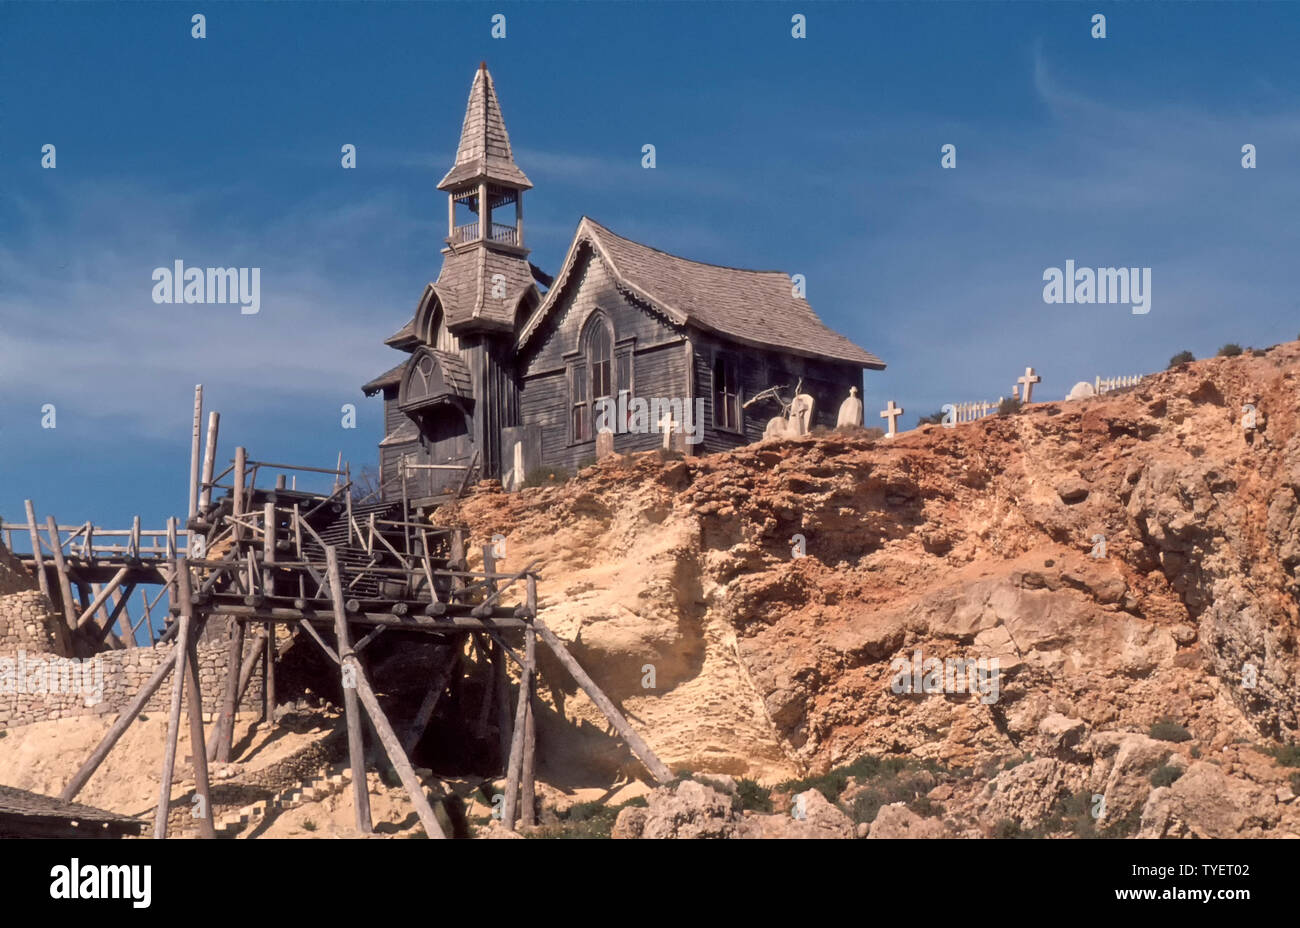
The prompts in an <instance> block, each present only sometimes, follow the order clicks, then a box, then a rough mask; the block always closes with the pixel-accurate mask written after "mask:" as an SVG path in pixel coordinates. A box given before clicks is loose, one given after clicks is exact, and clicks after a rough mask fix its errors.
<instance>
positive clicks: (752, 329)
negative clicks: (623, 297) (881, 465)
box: [519, 216, 885, 370]
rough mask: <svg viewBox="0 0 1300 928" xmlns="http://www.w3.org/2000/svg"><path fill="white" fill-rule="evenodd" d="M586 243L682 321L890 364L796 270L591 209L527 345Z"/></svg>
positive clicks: (810, 351) (771, 343)
mask: <svg viewBox="0 0 1300 928" xmlns="http://www.w3.org/2000/svg"><path fill="white" fill-rule="evenodd" d="M584 245H586V246H588V247H590V248H592V249H594V250H595V251H596V252H598V253H599V254H600V256H601V257H602V258H603V259H604V261H605V263H606V264H607V265H608V267H609V270H610V273H611V274H612V275H613V276H614V279H615V281H616V283H617V285H618V286H619V287H621V288H623V289H625V290H627V291H629V292H630V293H631V294H632V295H633V296H635V297H636V298H638V299H640V300H642V301H644V302H646V303H648V304H650V305H651V306H652V307H654V308H655V309H656V310H658V311H659V312H662V313H663V314H664V315H665V316H667V317H668V318H669V319H671V320H673V321H674V322H676V323H678V324H679V325H693V326H696V327H698V328H700V329H703V330H705V331H709V332H714V333H717V334H719V335H724V336H726V337H728V338H730V339H732V340H734V341H737V342H741V343H743V344H750V345H757V346H762V347H768V348H775V349H778V350H781V351H786V352H790V353H792V354H798V355H803V356H805V357H812V358H829V359H832V360H836V361H847V362H849V363H852V364H861V365H862V366H863V367H867V368H871V369H873V370H883V369H884V367H885V362H884V361H882V360H880V359H879V358H878V357H876V356H875V355H874V354H872V353H871V352H869V351H866V350H864V349H862V348H859V347H858V346H857V345H855V344H854V343H853V342H851V341H849V340H848V339H847V338H845V337H844V336H843V335H840V334H839V333H838V332H833V331H831V330H830V329H829V328H827V327H826V325H825V324H824V323H823V322H822V321H821V320H820V319H819V318H817V314H816V313H815V312H813V310H812V307H811V306H809V305H808V301H807V300H804V299H800V298H799V297H796V296H795V295H794V292H793V287H792V285H791V282H790V276H789V275H788V274H786V273H784V272H782V271H747V270H742V269H740V268H732V267H721V266H719V265H716V264H702V263H700V262H698V261H691V260H689V259H688V258H680V257H678V256H676V255H670V254H668V253H667V252H663V251H659V250H658V249H655V248H651V247H649V246H648V245H642V244H640V243H638V242H634V241H632V240H631V239H626V238H623V237H622V236H619V235H615V234H614V233H613V232H611V231H610V230H609V229H607V228H605V227H604V226H602V225H601V224H600V223H598V222H596V221H595V220H593V219H590V218H588V217H586V216H584V217H582V221H581V222H579V223H578V231H577V233H576V234H575V235H574V239H573V244H572V245H570V246H569V252H568V254H567V255H565V258H564V265H563V267H561V269H560V273H559V274H558V275H557V277H556V283H555V286H553V287H552V288H551V289H550V291H549V292H548V293H547V294H546V298H545V299H544V300H543V301H542V304H541V306H539V307H538V308H537V311H536V312H534V313H533V316H532V318H531V319H529V320H528V324H527V325H526V326H524V329H523V331H522V332H521V333H520V337H519V347H520V348H521V349H522V348H523V347H525V345H526V344H527V343H528V342H529V341H530V340H531V339H532V338H533V336H534V335H535V334H536V333H537V332H538V330H539V329H540V328H541V324H542V322H543V320H544V319H545V318H546V316H547V315H548V314H549V313H550V311H551V309H552V308H553V307H554V306H556V305H557V304H558V303H559V299H560V294H561V293H562V291H563V290H564V289H565V287H566V285H567V283H568V281H569V276H570V272H571V271H572V270H573V267H574V265H575V263H576V262H577V259H578V254H579V252H580V250H581V249H582V246H584Z"/></svg>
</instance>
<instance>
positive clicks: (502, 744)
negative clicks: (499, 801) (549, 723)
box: [492, 639, 514, 770]
mask: <svg viewBox="0 0 1300 928" xmlns="http://www.w3.org/2000/svg"><path fill="white" fill-rule="evenodd" d="M492 674H493V678H494V679H495V682H496V696H495V700H494V701H495V703H496V707H497V750H498V751H499V752H500V755H501V767H502V769H503V770H505V769H506V765H507V764H508V762H509V758H510V752H511V750H512V744H513V741H514V731H513V726H512V724H511V718H510V674H509V668H508V666H507V661H506V652H505V650H504V649H503V648H502V647H501V644H500V642H498V641H496V640H495V639H494V640H493V642H492Z"/></svg>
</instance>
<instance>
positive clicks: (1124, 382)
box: [1092, 374, 1142, 394]
mask: <svg viewBox="0 0 1300 928" xmlns="http://www.w3.org/2000/svg"><path fill="white" fill-rule="evenodd" d="M1141 382H1142V375H1141V374H1136V375H1134V376H1132V377H1096V378H1094V380H1093V385H1092V386H1093V389H1094V390H1095V391H1096V392H1097V393H1098V394H1101V393H1109V392H1110V391H1111V390H1122V389H1123V388H1124V387H1135V386H1137V385H1138V384H1139V383H1141Z"/></svg>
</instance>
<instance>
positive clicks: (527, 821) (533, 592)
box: [519, 576, 537, 828]
mask: <svg viewBox="0 0 1300 928" xmlns="http://www.w3.org/2000/svg"><path fill="white" fill-rule="evenodd" d="M527 590H528V592H527V601H526V608H527V609H528V617H529V618H530V619H534V618H536V617H537V578H536V577H535V576H530V577H529V578H528V580H527ZM524 663H525V664H526V665H527V666H528V668H529V674H528V677H529V683H530V686H529V689H528V702H527V705H528V714H527V715H526V716H525V717H524V767H523V770H522V771H521V772H520V783H519V791H520V795H519V803H520V805H521V806H522V807H523V814H522V815H521V816H520V821H521V823H522V824H523V825H524V827H526V828H527V827H531V826H533V825H535V824H537V790H536V779H535V774H536V770H537V731H536V720H535V714H536V708H537V707H536V703H537V700H536V699H535V698H534V697H535V694H536V692H537V632H535V631H534V630H533V628H532V626H529V627H528V628H527V629H526V630H525V631H524Z"/></svg>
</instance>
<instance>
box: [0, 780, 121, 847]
mask: <svg viewBox="0 0 1300 928" xmlns="http://www.w3.org/2000/svg"><path fill="white" fill-rule="evenodd" d="M144 824H145V823H144V822H142V821H140V820H139V819H136V818H131V817H130V816H126V815H118V814H117V813H116V812H107V811H105V810H104V809H96V808H95V807H94V806H87V805H82V804H81V803H79V802H65V801H64V800H62V799H56V798H54V797H53V796H44V795H41V794H40V793H32V792H28V791H27V790H25V789H17V788H16V787H13V786H0V835H3V836H6V837H8V836H13V835H21V836H31V837H36V836H40V835H41V834H47V833H48V834H50V835H57V836H63V835H65V834H66V833H67V829H71V828H74V827H75V828H76V829H77V830H78V831H81V832H84V833H85V834H86V836H87V837H95V836H97V835H99V834H102V833H105V832H107V833H110V834H134V835H138V834H140V832H141V831H142V830H143V829H144Z"/></svg>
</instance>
